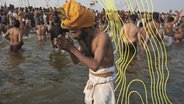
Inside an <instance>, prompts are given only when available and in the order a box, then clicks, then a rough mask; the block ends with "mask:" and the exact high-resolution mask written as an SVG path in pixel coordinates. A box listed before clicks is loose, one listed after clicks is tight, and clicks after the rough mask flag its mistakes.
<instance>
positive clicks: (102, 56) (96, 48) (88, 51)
mask: <svg viewBox="0 0 184 104" xmlns="http://www.w3.org/2000/svg"><path fill="white" fill-rule="evenodd" d="M63 8H64V10H65V12H66V15H67V16H69V17H67V18H66V19H64V20H62V26H63V28H68V29H69V32H70V33H71V34H72V36H73V38H74V39H76V40H77V41H78V43H79V46H80V48H76V47H75V46H74V44H73V41H72V39H70V38H69V37H64V36H60V37H59V39H58V45H59V47H60V48H61V49H63V50H65V51H67V52H68V53H69V55H70V57H71V60H72V61H73V62H74V63H75V64H77V63H79V62H81V63H82V64H83V65H85V66H87V67H88V68H89V80H88V82H87V85H86V87H85V89H84V93H85V103H86V104H115V95H114V78H115V75H116V73H115V71H116V69H115V67H114V55H113V46H112V43H111V39H110V37H109V35H107V34H106V33H104V32H102V31H99V30H98V29H96V28H94V27H93V26H94V21H95V15H94V12H93V11H92V10H90V9H88V8H86V7H84V6H81V5H80V4H79V3H77V2H75V1H74V0H70V1H68V2H67V3H66V4H65V5H64V6H63ZM74 8H75V9H74ZM81 9H82V10H81ZM81 11H83V12H81ZM76 13H77V14H78V13H80V15H76ZM68 14H71V15H68ZM70 18H74V19H70ZM99 99H100V100H99Z"/></svg>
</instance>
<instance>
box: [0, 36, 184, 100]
mask: <svg viewBox="0 0 184 104" xmlns="http://www.w3.org/2000/svg"><path fill="white" fill-rule="evenodd" d="M24 42H25V44H24V46H23V50H22V51H21V52H20V53H11V52H9V43H8V42H7V41H5V40H2V39H1V41H0V104H84V101H83V98H84V94H83V88H84V86H85V84H86V81H87V79H88V69H87V68H86V67H84V66H81V65H73V64H72V63H71V62H70V59H69V57H68V56H67V54H66V53H65V54H63V53H58V52H54V51H53V49H52V46H51V42H50V40H47V41H45V42H43V43H38V42H37V38H36V36H34V35H32V37H31V38H29V39H25V40H24ZM183 47H184V43H183V44H179V45H172V46H171V47H168V48H167V50H168V56H169V59H168V65H169V70H170V79H169V82H168V85H167V93H168V96H169V98H170V99H171V101H172V102H173V104H184V103H183V102H184V90H183V87H184V80H183V79H184V76H183V75H184V56H183V55H184V54H183V52H184V48H183ZM136 60H137V61H139V62H140V63H141V64H139V63H136V62H135V63H134V65H133V66H132V69H133V70H134V71H135V70H136V73H134V72H133V73H127V79H128V80H129V79H132V78H135V77H138V78H140V79H143V80H145V81H146V80H147V81H148V82H149V75H147V74H144V72H145V71H146V70H147V69H146V68H147V67H143V66H145V65H146V64H147V63H146V61H145V60H146V57H145V56H142V55H139V53H138V55H137V59H136ZM135 87H136V86H135Z"/></svg>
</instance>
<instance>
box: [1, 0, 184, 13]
mask: <svg viewBox="0 0 184 104" xmlns="http://www.w3.org/2000/svg"><path fill="white" fill-rule="evenodd" d="M0 1H1V2H2V1H5V0H0ZM21 1H22V2H21ZM24 1H27V0H6V3H7V4H14V5H15V6H25V3H24ZM28 1H29V4H30V5H32V6H35V7H38V6H42V7H46V1H48V4H49V6H52V7H53V6H54V7H59V6H61V5H63V4H64V3H65V2H66V0H28ZM76 1H78V2H80V3H81V4H82V5H85V6H87V7H90V2H91V0H76ZM125 1H126V0H115V2H116V4H117V5H116V7H117V8H118V9H125V8H126V3H125ZM137 1H141V0H137ZM142 1H143V2H145V4H146V1H148V2H149V7H151V2H152V3H153V5H154V10H155V11H159V12H162V11H164V12H167V11H169V10H170V9H172V10H173V11H175V10H181V9H184V6H183V5H184V0H142ZM130 2H131V4H132V5H133V7H134V8H135V7H136V0H130ZM0 5H2V3H0ZM26 5H28V4H26ZM95 9H96V10H102V8H101V7H100V5H99V3H96V5H95Z"/></svg>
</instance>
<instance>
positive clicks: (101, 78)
mask: <svg viewBox="0 0 184 104" xmlns="http://www.w3.org/2000/svg"><path fill="white" fill-rule="evenodd" d="M115 76H116V68H115V67H114V66H113V67H110V68H104V69H100V70H98V71H96V72H94V71H92V70H90V69H89V80H88V81H87V84H86V87H85V89H84V93H85V103H86V104H115V94H114V79H115Z"/></svg>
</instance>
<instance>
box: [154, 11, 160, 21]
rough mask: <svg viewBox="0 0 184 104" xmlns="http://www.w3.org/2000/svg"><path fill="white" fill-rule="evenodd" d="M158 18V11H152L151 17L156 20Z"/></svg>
mask: <svg viewBox="0 0 184 104" xmlns="http://www.w3.org/2000/svg"><path fill="white" fill-rule="evenodd" d="M158 18H159V13H158V12H154V13H153V19H155V20H158Z"/></svg>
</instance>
